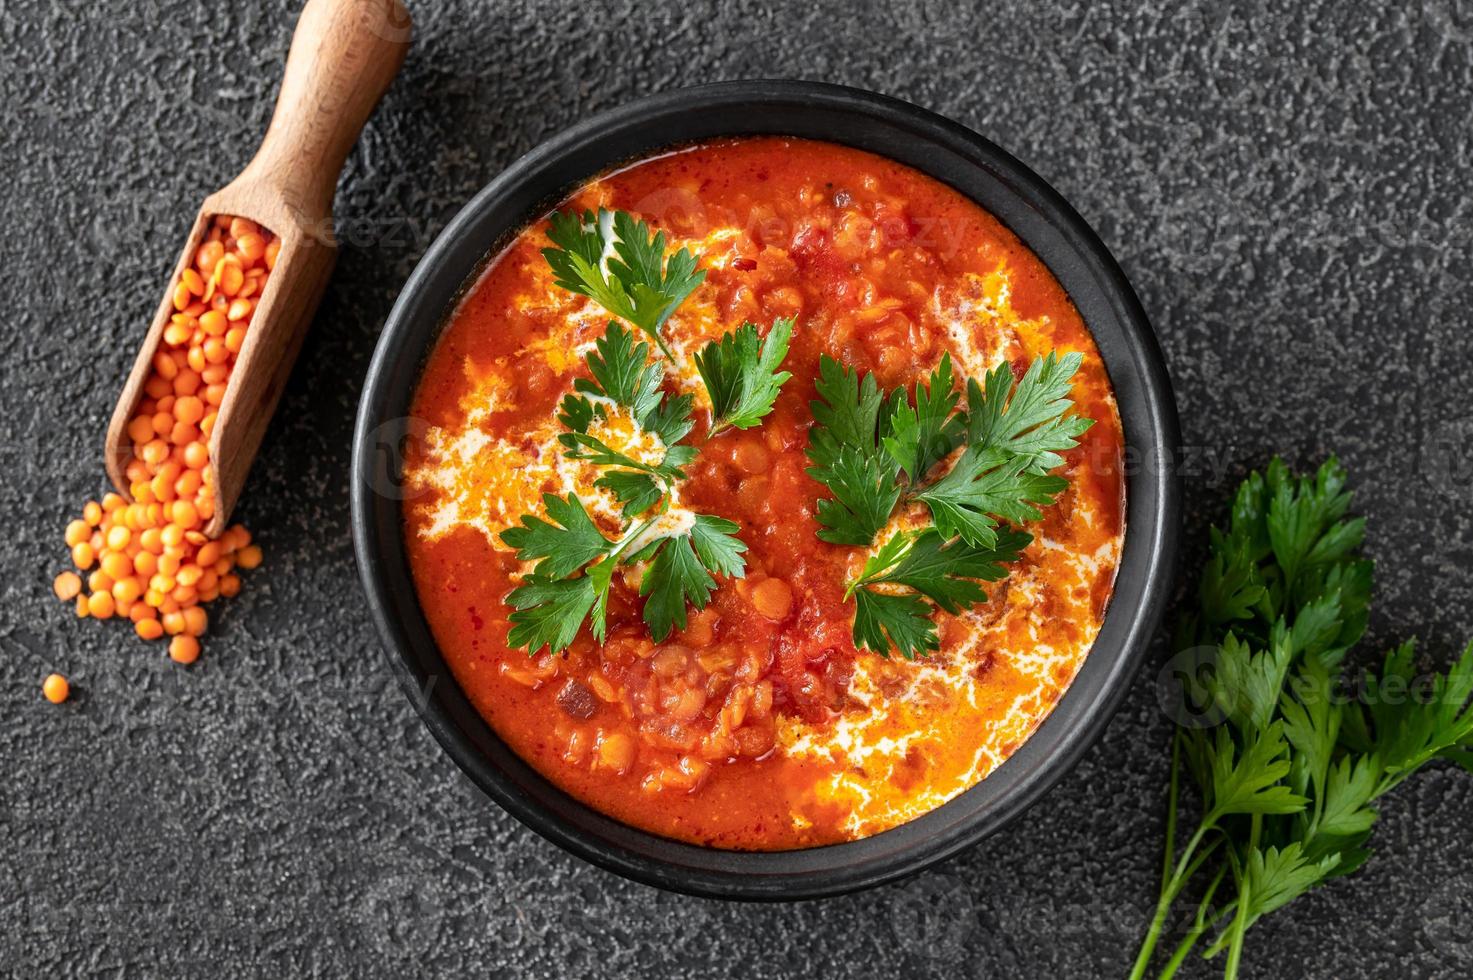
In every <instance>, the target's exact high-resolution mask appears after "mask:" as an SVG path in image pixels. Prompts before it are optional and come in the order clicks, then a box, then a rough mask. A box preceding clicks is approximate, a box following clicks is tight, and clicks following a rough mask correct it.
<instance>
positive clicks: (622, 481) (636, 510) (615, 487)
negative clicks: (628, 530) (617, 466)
mask: <svg viewBox="0 0 1473 980" xmlns="http://www.w3.org/2000/svg"><path fill="white" fill-rule="evenodd" d="M593 485H594V486H596V487H603V488H604V489H605V490H608V491H609V492H611V493H612V494H613V495H614V496H615V497H616V498H617V499H618V501H619V503H621V504H623V505H624V507H623V514H624V516H625V517H626V518H629V517H638V516H639V515H640V514H643V513H644V512H645V511H647V510H649V509H650V508H651V507H653V506H655V504H658V503H659V502H660V498H662V497H663V496H664V495H665V492H664V490H663V489H661V486H660V484H659V483H657V482H656V481H655V478H654V477H653V476H651V475H650V474H648V473H640V472H636V471H632V470H610V471H609V472H608V473H605V474H604V475H603V476H601V477H599V478H598V479H597V480H595V481H593Z"/></svg>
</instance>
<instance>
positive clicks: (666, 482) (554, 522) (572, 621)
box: [501, 209, 793, 654]
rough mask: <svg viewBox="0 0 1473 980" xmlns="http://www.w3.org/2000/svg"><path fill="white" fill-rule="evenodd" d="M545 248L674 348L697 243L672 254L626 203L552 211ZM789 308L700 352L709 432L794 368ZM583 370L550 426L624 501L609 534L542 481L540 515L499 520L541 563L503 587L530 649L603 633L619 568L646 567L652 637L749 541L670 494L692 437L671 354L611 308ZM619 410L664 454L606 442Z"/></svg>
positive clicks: (576, 286) (570, 453)
mask: <svg viewBox="0 0 1473 980" xmlns="http://www.w3.org/2000/svg"><path fill="white" fill-rule="evenodd" d="M549 223H550V226H549V230H548V237H549V238H550V239H551V240H552V242H553V246H554V247H552V248H547V249H544V250H543V253H542V254H543V256H544V257H545V258H546V260H547V263H548V265H549V266H550V267H551V268H552V270H553V272H554V274H555V276H556V284H557V285H558V286H560V287H562V288H564V289H568V290H570V291H572V292H575V293H578V294H580V295H584V296H587V297H589V298H590V299H592V300H594V301H595V302H597V303H598V304H599V305H600V306H602V307H603V308H604V309H605V310H607V311H608V312H609V313H611V314H613V315H614V316H616V317H618V318H620V319H622V320H624V321H626V322H628V323H630V324H632V325H633V326H635V327H637V328H638V329H640V330H642V331H644V333H646V334H647V335H648V336H649V337H650V338H651V339H653V340H654V342H655V343H656V344H657V345H658V346H659V348H660V350H661V352H662V353H663V354H664V355H665V358H666V359H667V361H668V362H672V363H673V362H674V359H675V357H674V353H673V352H672V351H671V349H670V346H669V345H668V344H667V343H666V342H665V339H664V338H663V337H662V336H661V329H662V328H663V327H664V325H665V323H666V321H667V320H669V318H670V316H671V314H673V313H674V312H675V310H676V308H677V307H678V306H679V305H680V304H681V303H682V302H683V301H684V300H685V299H686V297H687V296H689V295H690V294H691V292H692V291H694V290H695V288H696V287H697V286H699V285H700V284H701V282H702V281H703V280H704V279H705V273H704V272H702V271H699V270H697V268H696V266H697V263H698V258H697V256H695V255H693V254H692V253H691V252H690V250H688V249H685V248H681V249H678V250H676V251H675V252H673V253H672V254H670V255H669V256H666V254H665V247H666V243H665V236H664V233H663V232H661V233H659V234H653V235H652V234H651V232H650V229H649V226H648V225H647V224H645V223H644V222H643V221H638V220H636V219H635V218H634V217H633V216H631V215H629V214H627V213H625V212H622V211H608V210H605V209H600V210H599V211H598V212H597V214H595V213H594V212H592V211H585V212H583V213H582V214H581V215H580V214H578V213H576V212H568V213H565V214H561V213H555V214H553V215H552V216H551V217H550V218H549ZM792 331H793V321H792V320H777V321H776V322H774V324H773V326H772V328H771V329H770V330H769V331H768V333H767V335H766V337H765V338H764V337H762V336H760V335H759V333H758V329H757V327H756V326H754V325H753V324H750V323H744V324H743V325H742V326H741V327H739V328H738V329H736V330H734V331H731V332H730V333H727V334H726V335H724V336H723V337H722V338H720V339H719V340H715V341H712V342H710V343H709V344H707V345H706V346H705V348H704V349H703V350H702V351H700V352H699V353H697V354H696V356H695V362H696V368H697V371H698V373H699V374H700V377H701V379H702V381H703V382H704V383H705V385H706V390H707V393H708V395H709V396H710V399H711V406H712V408H711V425H710V426H709V428H708V433H707V438H710V437H711V436H714V435H716V434H718V433H719V432H721V431H722V430H723V429H726V428H737V429H746V428H751V427H753V426H756V425H759V424H760V423H761V419H762V418H763V417H765V416H766V415H767V414H768V413H770V412H771V411H772V406H773V403H774V401H775V400H776V399H777V395H778V393H779V391H780V390H781V388H782V385H783V383H784V382H786V381H787V380H788V378H789V377H790V375H789V374H788V372H786V371H783V370H781V365H782V362H783V359H784V358H785V357H786V356H787V352H788V343H789V340H790V338H791V336H792ZM585 361H586V365H587V371H588V376H587V377H581V378H578V379H577V380H576V381H575V382H574V383H573V391H572V392H571V393H570V394H568V395H566V396H565V397H564V398H563V400H562V403H561V404H560V406H559V411H558V420H559V421H560V422H561V423H562V425H563V426H564V428H565V429H566V430H567V431H565V432H563V433H561V434H560V435H559V436H558V441H559V443H560V444H561V445H562V447H563V450H564V455H565V456H567V457H568V458H570V459H576V460H581V461H584V462H587V463H589V464H590V465H593V466H597V467H600V468H602V470H603V472H602V473H601V474H600V476H599V478H598V479H597V480H596V481H594V485H595V486H597V487H599V488H601V489H604V490H607V491H609V492H610V493H612V494H613V496H614V498H615V499H616V500H617V501H618V502H619V504H620V506H621V517H622V524H621V526H620V528H619V531H618V533H617V534H616V535H614V536H613V537H610V536H608V535H606V534H605V533H604V532H603V530H601V529H600V527H599V526H598V524H597V523H595V522H594V520H593V519H592V518H591V517H590V516H589V514H588V511H587V509H586V507H585V506H584V504H583V502H582V501H581V500H579V499H578V497H577V496H576V495H573V494H569V495H567V496H564V497H559V496H556V495H553V494H544V495H543V498H542V499H543V507H544V510H545V512H546V515H547V517H546V519H544V518H542V517H538V516H535V515H530V514H529V515H524V516H523V517H522V518H521V520H520V526H517V527H512V528H508V529H507V530H506V531H504V532H502V535H501V538H502V540H503V541H504V542H505V543H506V544H507V545H508V546H510V547H512V548H513V549H515V551H516V554H517V557H518V558H519V559H520V560H522V561H525V562H532V563H535V564H534V566H533V568H532V569H531V570H530V571H529V572H528V573H527V574H526V575H525V576H524V577H523V580H522V583H521V584H520V585H519V586H518V587H517V588H516V589H514V590H512V592H511V594H510V595H509V596H508V597H507V602H508V603H509V604H510V605H511V606H512V607H513V610H514V611H513V613H512V615H511V617H510V622H511V627H512V628H511V630H510V631H509V634H508V637H507V641H508V643H509V644H510V645H511V646H513V647H526V648H527V651H528V653H529V654H535V653H536V652H538V651H539V650H541V649H542V648H544V647H546V648H548V649H550V650H551V651H553V652H554V653H556V652H558V651H560V650H564V649H566V648H567V647H568V646H569V645H570V644H571V643H572V642H573V640H574V639H575V638H576V637H577V635H578V631H579V630H580V629H581V628H582V627H583V625H584V623H590V624H591V629H592V633H593V636H594V638H595V639H596V640H598V641H599V642H603V640H604V639H605V637H606V635H607V630H608V620H607V614H608V602H609V595H610V591H611V589H612V586H613V580H614V573H615V571H616V570H617V569H618V568H619V567H621V566H623V567H640V566H642V571H641V572H640V573H639V574H640V582H639V594H640V595H641V596H642V597H643V598H644V600H645V602H644V612H643V616H644V621H645V624H646V625H647V626H648V627H649V630H650V635H651V636H652V637H653V638H654V639H655V640H656V641H657V642H658V641H662V640H664V639H665V638H666V637H668V636H669V635H670V633H671V632H672V631H673V630H674V629H677V628H680V629H684V628H685V626H686V623H687V607H688V606H694V607H695V608H697V609H702V608H704V607H705V606H706V604H707V603H708V602H709V601H710V598H711V592H712V590H713V589H715V588H716V584H717V582H716V579H717V576H725V577H730V578H741V577H742V576H743V575H744V574H745V571H746V560H745V559H744V558H743V557H742V556H743V554H744V553H745V552H746V550H747V546H746V545H745V544H744V543H743V542H742V541H741V539H740V538H738V537H737V531H738V530H739V528H738V526H737V525H736V524H735V523H733V522H732V521H729V520H726V519H725V518H721V517H717V516H714V515H711V514H698V513H693V512H690V511H687V510H680V509H677V508H675V507H674V503H675V501H676V500H678V496H679V484H680V482H681V481H683V480H685V479H686V476H687V474H686V471H685V467H687V466H689V465H690V464H691V463H692V462H693V461H694V460H695V458H696V456H697V453H698V450H697V448H696V447H695V446H692V445H689V444H687V443H685V442H684V440H685V439H686V438H687V436H689V434H690V432H691V430H692V429H693V428H694V422H693V420H692V417H691V412H692V407H693V399H692V397H691V396H690V395H689V394H680V395H670V394H668V393H667V392H666V391H665V390H664V384H665V362H661V361H659V360H651V357H650V345H649V344H647V343H645V342H643V341H637V340H636V339H635V334H634V333H633V331H631V330H629V329H626V328H625V327H624V326H623V325H621V324H620V323H619V322H618V321H617V320H615V321H610V323H609V325H608V330H607V331H606V332H605V334H604V336H603V337H601V338H600V339H598V340H597V341H595V343H594V349H593V350H592V351H590V352H589V353H588V355H587V357H586V358H585ZM619 410H622V411H623V412H624V413H626V414H627V415H628V417H629V418H630V419H631V420H632V421H633V423H634V426H635V427H636V428H637V430H638V433H637V434H638V435H641V436H653V437H655V438H657V439H658V440H659V442H660V444H661V445H662V446H663V452H662V453H661V454H660V459H659V460H658V461H656V462H650V461H649V460H648V459H646V458H642V457H643V456H644V455H646V454H638V455H635V454H631V452H630V451H626V449H627V447H626V448H625V449H621V448H619V447H616V446H612V445H610V444H609V441H608V439H606V438H604V437H603V436H601V435H599V431H600V430H599V427H598V424H599V423H600V422H608V421H610V420H611V419H612V418H613V416H614V413H615V412H616V411H619Z"/></svg>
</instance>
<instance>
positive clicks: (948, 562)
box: [849, 528, 1033, 658]
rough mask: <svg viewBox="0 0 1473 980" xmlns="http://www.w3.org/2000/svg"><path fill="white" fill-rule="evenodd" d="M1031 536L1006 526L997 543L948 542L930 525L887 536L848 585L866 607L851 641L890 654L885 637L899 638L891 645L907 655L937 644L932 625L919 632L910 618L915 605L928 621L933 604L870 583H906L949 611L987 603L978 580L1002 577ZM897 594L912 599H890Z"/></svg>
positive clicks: (859, 602)
mask: <svg viewBox="0 0 1473 980" xmlns="http://www.w3.org/2000/svg"><path fill="white" fill-rule="evenodd" d="M1032 540H1033V537H1032V535H1029V534H1025V533H1023V532H1022V531H1006V532H1004V533H1003V534H1002V535H1001V536H1000V537H999V540H998V541H997V543H996V546H995V547H992V548H978V547H976V546H975V545H971V544H968V543H967V542H965V541H962V540H960V539H956V540H953V541H950V542H948V541H947V540H946V539H945V538H944V537H942V536H941V534H940V532H938V531H936V530H935V529H933V528H928V529H926V530H924V531H921V532H920V533H918V534H915V535H907V534H895V535H891V537H890V539H889V540H888V541H886V542H885V543H884V544H883V545H881V546H880V547H879V549H878V550H876V552H875V553H874V554H873V555H872V556H871V557H870V558H869V560H868V561H866V562H865V564H864V569H863V570H862V572H861V573H860V576H859V578H858V579H856V580H855V581H853V582H851V583H850V585H849V594H851V595H853V596H854V598H855V602H856V610H858V609H860V608H863V609H864V615H863V622H862V623H861V617H859V616H858V615H857V614H856V618H855V629H854V642H855V645H856V646H859V647H862V648H867V649H870V650H873V651H874V652H875V653H878V654H880V655H881V656H888V655H889V652H890V641H888V640H886V637H887V636H888V637H891V638H894V637H900V638H902V639H904V640H905V641H906V642H905V644H904V645H902V644H901V643H899V642H898V641H897V642H896V643H895V646H896V647H897V648H898V649H899V650H900V652H901V653H902V654H904V655H905V656H906V657H907V658H911V657H913V656H914V655H915V654H916V653H917V652H920V651H923V650H934V649H936V643H937V642H938V641H937V636H936V630H935V628H934V626H933V627H932V628H931V629H929V630H923V631H920V632H917V629H916V626H915V624H914V623H913V622H912V620H913V619H914V617H915V615H916V612H917V608H919V609H920V610H921V615H923V616H925V617H927V622H928V623H929V622H930V619H929V616H930V615H931V612H932V610H931V607H929V606H927V605H926V604H925V603H924V602H920V601H919V599H917V598H916V596H914V595H906V594H903V593H901V594H897V593H892V592H882V591H878V590H876V589H874V588H873V586H877V585H878V586H886V585H891V586H904V587H905V588H908V589H912V590H914V592H915V593H917V594H918V595H920V596H924V597H925V598H927V599H930V600H931V601H932V602H933V603H935V604H936V605H937V606H939V607H940V608H941V609H944V610H945V611H947V612H949V613H953V614H955V613H959V612H961V611H962V610H963V609H965V608H967V607H968V606H971V605H973V604H975V603H979V602H986V601H987V593H986V592H984V591H983V589H982V587H981V585H979V584H978V582H979V581H981V582H996V581H999V580H1001V579H1002V578H1004V577H1005V576H1006V574H1007V569H1006V568H1004V567H1003V566H1004V563H1006V562H1014V561H1017V560H1018V558H1019V557H1020V556H1021V554H1022V552H1023V549H1024V548H1026V547H1028V545H1029V543H1030V542H1031V541H1032ZM900 598H908V599H913V600H915V601H914V602H895V601H892V600H895V599H900Z"/></svg>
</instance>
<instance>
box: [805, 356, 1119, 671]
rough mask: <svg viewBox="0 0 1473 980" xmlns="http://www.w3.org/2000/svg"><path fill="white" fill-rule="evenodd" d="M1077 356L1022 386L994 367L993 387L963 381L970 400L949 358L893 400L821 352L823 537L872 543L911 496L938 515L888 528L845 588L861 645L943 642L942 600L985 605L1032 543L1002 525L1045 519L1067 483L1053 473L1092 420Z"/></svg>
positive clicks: (818, 443)
mask: <svg viewBox="0 0 1473 980" xmlns="http://www.w3.org/2000/svg"><path fill="white" fill-rule="evenodd" d="M1080 363H1081V356H1080V355H1079V354H1077V353H1074V354H1067V355H1065V356H1064V357H1062V358H1061V357H1058V356H1056V355H1055V354H1049V355H1048V356H1046V357H1042V358H1039V359H1037V360H1035V361H1034V362H1033V364H1032V366H1031V367H1029V369H1028V371H1027V372H1026V373H1025V374H1024V376H1023V377H1022V378H1021V379H1020V380H1018V381H1017V382H1016V383H1014V380H1013V374H1012V369H1011V368H1010V367H1009V366H1008V365H1007V364H1002V365H999V366H998V367H997V368H996V369H994V370H993V371H990V372H988V374H987V377H986V378H985V385H984V384H978V383H977V382H975V381H970V380H969V381H968V382H967V383H966V392H967V402H966V406H965V408H963V407H962V406H961V394H960V390H959V388H958V384H957V380H958V379H957V378H956V376H955V375H954V373H953V370H952V364H951V356H950V355H949V354H945V355H943V356H942V358H941V362H940V364H939V365H938V366H937V367H936V370H935V371H933V372H931V374H930V376H929V377H928V378H927V379H926V381H925V382H922V383H920V384H917V385H916V386H915V387H914V389H913V390H912V391H907V390H906V389H904V388H897V389H895V390H894V391H892V392H889V393H888V394H887V393H886V392H884V391H883V390H881V389H880V387H879V385H878V383H877V382H876V381H875V376H874V375H873V374H867V375H864V376H863V377H861V376H860V374H859V372H857V371H852V370H850V369H848V368H845V367H844V366H842V365H841V364H839V363H838V362H837V361H835V360H834V359H833V358H830V357H827V356H825V357H822V358H820V359H819V375H818V378H817V380H816V381H815V388H816V390H817V392H818V396H819V397H818V400H816V401H814V402H813V403H812V408H813V418H814V427H813V429H812V430H811V431H810V433H809V443H808V458H809V461H810V462H811V463H812V464H813V465H812V466H811V467H809V469H808V474H809V475H810V476H811V477H813V478H814V479H815V480H817V481H818V482H819V483H822V484H823V485H824V486H825V487H827V488H828V491H829V496H827V497H823V498H820V499H819V501H818V504H817V507H816V508H815V516H816V518H817V520H818V523H819V525H820V526H821V527H820V530H819V532H818V536H819V538H820V539H822V540H824V541H827V542H829V543H831V544H846V545H856V546H862V547H867V546H869V545H871V544H873V543H874V540H875V537H876V536H877V535H878V534H879V533H880V531H881V530H883V529H884V528H885V526H886V525H887V524H889V523H890V520H891V517H892V516H893V515H894V513H895V510H896V508H897V507H899V506H905V505H909V504H920V505H923V506H924V507H925V508H926V511H927V512H928V513H929V516H930V518H931V522H930V527H928V528H926V529H924V530H923V531H921V532H919V533H918V534H911V535H895V536H892V537H891V539H890V540H889V541H888V542H886V543H885V544H884V545H883V546H881V548H880V549H879V550H878V551H877V552H876V553H875V554H874V555H873V556H872V557H871V558H870V559H869V561H868V562H867V563H866V564H865V567H864V569H863V571H862V572H861V574H860V576H859V578H857V579H856V580H855V581H853V582H851V583H850V584H849V589H848V594H849V595H850V596H853V597H854V599H855V601H856V610H855V621H854V642H855V645H856V646H858V647H861V648H867V649H870V650H873V651H875V652H877V653H881V654H888V651H889V650H890V648H891V647H892V646H893V647H894V648H895V649H898V650H899V651H900V652H901V653H902V654H903V655H904V656H906V657H907V658H910V657H914V656H915V655H916V654H917V653H923V652H925V651H927V650H934V649H936V648H937V646H938V639H937V632H936V628H935V625H934V623H932V622H931V621H930V617H931V616H932V615H933V614H934V612H935V608H940V609H942V610H944V611H946V612H948V613H953V614H954V613H958V612H961V611H962V610H964V609H965V608H966V607H968V606H970V605H973V604H975V603H980V602H984V601H986V593H985V592H984V591H983V589H982V588H981V586H980V585H978V584H977V583H978V581H997V580H999V579H1001V578H1002V577H1003V574H1004V572H1003V563H1005V562H1012V561H1017V560H1018V558H1019V556H1020V555H1021V552H1022V550H1023V549H1024V548H1025V547H1027V545H1028V543H1029V542H1030V541H1031V540H1032V538H1031V537H1030V536H1029V535H1027V534H1023V533H1021V532H1018V531H1014V530H1011V529H1009V528H1004V527H1002V523H1003V522H1007V523H1009V524H1013V525H1017V524H1025V523H1027V522H1029V521H1034V520H1038V519H1039V518H1040V517H1041V516H1042V513H1041V512H1040V510H1039V509H1038V508H1039V507H1041V506H1045V505H1048V504H1051V503H1053V501H1054V500H1055V499H1056V498H1057V496H1058V495H1059V494H1060V493H1061V492H1063V490H1064V489H1065V488H1066V487H1067V486H1068V483H1067V481H1065V480H1064V479H1063V478H1062V477H1058V476H1052V475H1049V473H1048V471H1049V470H1050V469H1052V468H1054V467H1057V466H1058V465H1060V464H1061V463H1062V462H1063V459H1062V457H1061V456H1060V455H1059V453H1061V452H1064V451H1066V450H1068V449H1072V448H1073V447H1074V446H1076V445H1078V441H1077V439H1078V436H1079V435H1080V434H1081V433H1083V432H1084V431H1085V430H1086V429H1088V428H1089V427H1090V425H1092V424H1093V423H1092V421H1091V420H1090V419H1086V418H1081V417H1079V416H1076V415H1072V414H1069V412H1070V409H1071V408H1072V407H1073V403H1072V401H1071V400H1070V399H1069V397H1068V396H1069V391H1070V378H1072V377H1073V375H1074V373H1075V372H1076V371H1077V370H1078V368H1079V365H1080ZM963 447H964V448H963ZM958 449H961V452H960V453H959V454H957V450H958ZM948 459H950V460H951V463H950V466H949V467H947V468H946V469H944V471H943V472H941V473H940V474H939V475H937V474H936V473H935V470H936V469H937V468H938V467H940V466H941V465H942V464H943V463H945V462H946V461H947V460H948ZM876 587H879V588H878V589H877V588H876ZM901 590H910V591H909V592H908V593H907V592H904V591H901ZM877 597H878V598H877ZM902 599H905V600H907V601H901V600H902ZM923 600H930V603H932V604H934V605H929V604H927V603H926V602H925V601H923Z"/></svg>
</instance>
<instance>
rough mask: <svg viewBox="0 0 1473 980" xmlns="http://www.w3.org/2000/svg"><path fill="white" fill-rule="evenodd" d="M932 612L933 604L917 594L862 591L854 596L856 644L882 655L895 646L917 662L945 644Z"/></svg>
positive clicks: (902, 653) (908, 658) (906, 657)
mask: <svg viewBox="0 0 1473 980" xmlns="http://www.w3.org/2000/svg"><path fill="white" fill-rule="evenodd" d="M932 612H933V610H932V608H931V606H930V605H928V604H927V603H926V602H925V601H923V600H922V599H921V598H920V597H919V596H916V595H913V594H900V595H892V594H890V593H886V592H875V591H873V590H871V589H860V590H859V591H858V592H856V593H854V643H855V645H856V646H858V647H861V648H865V647H867V648H869V649H871V650H877V651H881V652H884V651H888V650H889V649H890V647H891V646H894V647H895V648H896V649H897V650H899V651H900V653H901V655H902V656H904V657H905V659H907V660H913V659H915V656H916V654H918V653H925V652H926V651H928V650H935V649H936V648H937V647H939V646H940V645H941V644H940V641H939V640H938V639H937V636H936V624H935V623H934V622H932V620H931V614H932Z"/></svg>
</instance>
